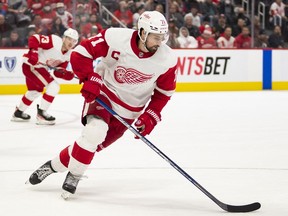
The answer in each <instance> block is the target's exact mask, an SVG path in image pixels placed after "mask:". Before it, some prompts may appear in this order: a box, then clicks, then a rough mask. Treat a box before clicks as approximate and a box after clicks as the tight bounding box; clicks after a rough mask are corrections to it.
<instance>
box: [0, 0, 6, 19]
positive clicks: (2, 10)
mask: <svg viewBox="0 0 288 216" xmlns="http://www.w3.org/2000/svg"><path fill="white" fill-rule="evenodd" d="M6 13H7V6H6V5H5V4H4V3H3V2H2V1H1V2H0V14H2V15H3V16H4V17H5V15H6Z"/></svg>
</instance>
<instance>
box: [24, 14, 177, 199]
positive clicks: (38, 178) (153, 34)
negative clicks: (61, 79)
mask: <svg viewBox="0 0 288 216" xmlns="http://www.w3.org/2000/svg"><path fill="white" fill-rule="evenodd" d="M167 40H168V24H167V21H166V19H165V17H164V16H163V15H162V14H161V13H159V12H157V11H146V12H144V13H143V14H141V16H140V17H139V20H138V30H137V31H136V30H133V29H125V28H109V29H107V30H105V31H103V32H102V33H99V34H98V35H97V36H94V37H91V38H89V39H88V40H84V41H82V42H81V44H80V45H78V46H77V47H76V48H75V49H74V51H73V52H72V54H71V65H72V68H73V71H74V72H75V74H76V75H77V76H78V77H79V79H80V81H81V82H83V86H82V89H81V93H82V96H83V97H84V98H85V103H84V108H83V113H82V123H83V124H84V125H85V126H84V128H83V131H82V135H81V136H80V137H79V139H77V140H76V141H75V142H74V143H73V144H72V145H70V146H67V147H66V148H65V149H63V150H62V151H61V152H60V154H59V155H58V156H57V157H56V158H54V159H53V160H50V161H48V162H46V163H45V164H44V165H42V166H41V167H40V168H39V169H37V170H36V171H35V172H33V173H32V175H31V176H30V178H29V180H28V183H29V182H30V183H31V184H33V185H34V184H38V183H40V182H42V181H43V180H44V179H45V178H46V177H47V176H48V175H50V174H51V173H54V172H64V171H67V170H68V171H69V172H68V174H67V176H66V179H65V181H64V183H63V186H62V188H63V190H64V192H63V194H62V197H63V198H67V197H69V195H70V194H74V193H75V191H76V187H77V184H78V181H79V179H80V178H81V176H82V175H83V174H84V172H85V171H86V169H87V168H88V166H89V164H90V163H91V161H92V159H93V157H94V155H95V153H96V152H99V151H101V150H103V149H104V148H106V147H108V146H109V145H111V144H112V143H114V142H115V141H116V140H117V139H119V138H120V137H121V136H122V135H123V133H124V132H125V131H126V129H127V128H126V127H125V126H124V125H122V123H121V122H119V121H118V120H117V119H116V118H115V117H114V116H112V115H111V114H109V113H108V111H106V110H105V109H104V108H103V107H102V106H100V104H98V103H97V102H95V98H96V97H99V98H100V99H101V100H102V101H104V102H105V103H106V104H107V105H108V106H110V107H111V108H112V109H113V110H115V111H116V112H117V113H118V114H119V115H121V116H122V117H123V118H124V119H125V120H126V121H127V122H128V123H130V124H132V123H133V121H134V120H136V122H135V126H136V128H137V129H138V130H139V132H140V133H141V134H142V135H143V136H145V135H147V134H150V132H151V131H152V130H153V128H154V127H155V126H156V124H157V123H158V122H159V121H160V120H161V114H160V113H161V111H162V109H163V108H164V106H165V105H166V104H167V102H168V100H169V99H170V97H171V96H172V93H173V92H174V91H175V87H176V67H177V66H176V65H177V57H176V55H174V53H173V52H172V49H171V48H170V47H168V46H167V45H166V44H165V43H166V41H167ZM98 57H102V60H101V63H100V64H99V65H98V66H97V68H96V72H95V71H94V70H93V60H94V59H96V58H98Z"/></svg>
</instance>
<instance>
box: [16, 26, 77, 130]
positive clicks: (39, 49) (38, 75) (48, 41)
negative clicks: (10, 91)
mask: <svg viewBox="0 0 288 216" xmlns="http://www.w3.org/2000/svg"><path fill="white" fill-rule="evenodd" d="M77 42H78V32H77V31H76V30H74V29H71V28H69V29H67V30H66V31H65V32H64V34H63V38H62V39H61V38H60V37H59V36H57V35H53V34H52V35H49V36H45V35H40V34H35V35H33V36H31V37H30V38H29V41H28V46H29V52H28V53H26V54H24V56H23V59H24V60H23V64H22V70H23V74H24V75H25V78H26V86H27V88H28V91H27V92H26V93H25V94H24V96H23V97H22V99H21V102H20V104H19V106H18V107H16V110H15V112H14V114H13V116H12V119H11V121H29V120H30V118H31V117H30V115H28V114H26V113H24V111H25V110H26V109H27V108H28V107H29V106H30V105H31V104H32V102H33V101H34V100H35V99H36V98H37V97H39V96H40V95H41V94H42V92H43V90H44V87H46V91H45V92H44V93H43V97H42V100H41V103H40V105H37V124H49V125H52V124H55V117H53V116H51V115H49V114H48V113H47V112H46V111H47V110H48V108H49V107H50V105H51V103H52V102H53V100H54V98H55V96H56V95H57V94H58V92H59V89H60V86H59V84H58V83H57V82H56V80H55V79H54V78H53V76H52V75H51V74H50V73H49V71H48V70H49V67H53V68H55V67H57V70H55V71H54V75H55V76H56V77H58V78H62V79H64V80H71V79H73V77H74V74H73V72H71V71H67V70H66V67H67V65H68V62H69V61H70V55H71V49H72V48H73V47H74V46H75V45H76V44H77Z"/></svg>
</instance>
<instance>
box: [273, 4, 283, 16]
mask: <svg viewBox="0 0 288 216" xmlns="http://www.w3.org/2000/svg"><path fill="white" fill-rule="evenodd" d="M270 15H272V16H275V15H279V16H281V17H284V16H285V4H284V3H283V2H280V3H279V4H278V3H276V2H273V3H272V4H271V6H270Z"/></svg>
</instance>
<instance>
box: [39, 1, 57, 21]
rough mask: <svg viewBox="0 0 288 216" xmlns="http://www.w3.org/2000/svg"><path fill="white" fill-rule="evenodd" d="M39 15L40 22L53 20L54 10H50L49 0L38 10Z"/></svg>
mask: <svg viewBox="0 0 288 216" xmlns="http://www.w3.org/2000/svg"><path fill="white" fill-rule="evenodd" d="M39 15H40V16H41V18H42V22H44V23H51V25H52V22H53V19H54V17H56V12H55V11H54V10H52V7H51V3H50V1H45V3H44V6H43V8H42V10H41V11H40V12H39Z"/></svg>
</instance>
